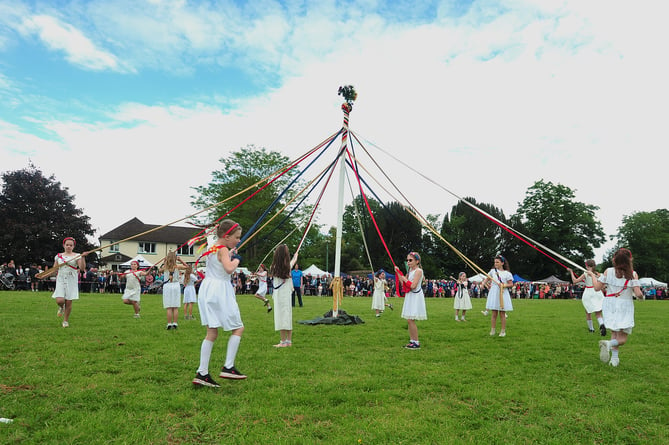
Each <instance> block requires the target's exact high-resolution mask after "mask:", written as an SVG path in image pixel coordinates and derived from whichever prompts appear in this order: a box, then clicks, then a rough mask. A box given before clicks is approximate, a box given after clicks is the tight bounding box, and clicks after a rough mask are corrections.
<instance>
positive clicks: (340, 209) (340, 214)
mask: <svg viewBox="0 0 669 445" xmlns="http://www.w3.org/2000/svg"><path fill="white" fill-rule="evenodd" d="M346 132H347V129H344V133H343V135H342V144H341V147H342V148H341V150H342V153H341V155H340V159H339V197H338V200H337V236H336V239H335V260H334V262H335V264H334V266H335V268H334V276H335V277H340V276H341V238H342V222H343V221H344V179H345V177H344V173H345V172H344V168H346V160H345V157H344V156H345V154H346V150H345V148H344V147H346ZM344 291H346V290H345V289H344ZM332 301H333V303H332V316H333V317H336V316H337V315H338V313H339V302H338V301H337V299H336V298H333V299H332Z"/></svg>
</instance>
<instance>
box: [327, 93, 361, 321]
mask: <svg viewBox="0 0 669 445" xmlns="http://www.w3.org/2000/svg"><path fill="white" fill-rule="evenodd" d="M338 94H339V95H341V96H343V97H344V99H345V100H346V102H344V103H343V104H342V106H341V109H342V111H343V112H344V126H343V127H342V132H341V148H340V150H341V154H340V156H339V198H338V201H337V236H336V240H335V260H334V261H335V264H334V277H333V279H334V280H336V279H341V238H342V222H343V220H344V179H345V176H344V173H345V171H344V168H346V146H347V143H348V116H349V114H350V113H351V110H353V101H354V100H355V99H356V97H357V96H358V94H357V93H356V92H355V89H354V88H353V86H352V85H347V86H345V87H339V93H338ZM332 293H333V298H332V302H333V303H332V316H333V317H337V316H338V315H339V301H338V300H337V298H335V297H334V296H335V295H336V293H335V290H334V289H333V290H332ZM345 293H346V289H343V292H342V295H344V294H345Z"/></svg>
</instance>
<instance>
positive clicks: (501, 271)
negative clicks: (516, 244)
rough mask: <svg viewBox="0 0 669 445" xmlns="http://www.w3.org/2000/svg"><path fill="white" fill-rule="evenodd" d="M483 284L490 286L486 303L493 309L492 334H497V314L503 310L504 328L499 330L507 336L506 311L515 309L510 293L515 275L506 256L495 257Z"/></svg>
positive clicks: (501, 334)
mask: <svg viewBox="0 0 669 445" xmlns="http://www.w3.org/2000/svg"><path fill="white" fill-rule="evenodd" d="M482 284H483V286H489V287H490V290H489V291H488V299H487V300H486V305H485V307H486V309H487V310H490V311H492V317H491V318H490V335H491V336H493V335H495V330H496V328H497V315H499V314H500V312H501V316H500V318H501V320H502V330H501V331H499V336H500V337H506V313H507V312H510V311H512V310H513V304H512V303H511V295H510V294H509V289H510V288H512V287H513V275H512V274H511V268H510V267H509V262H508V261H507V260H506V258H504V257H503V256H502V255H497V256H496V257H495V260H494V267H493V268H492V269H491V270H490V272H488V276H487V277H486V278H485V279H484V280H483V283H482ZM502 291H503V292H502ZM500 293H501V297H500Z"/></svg>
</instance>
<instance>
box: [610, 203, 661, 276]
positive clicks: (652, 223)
mask: <svg viewBox="0 0 669 445" xmlns="http://www.w3.org/2000/svg"><path fill="white" fill-rule="evenodd" d="M617 245H618V247H627V248H628V249H630V250H631V251H632V254H633V255H634V269H636V271H637V273H638V274H639V277H654V278H657V279H660V280H662V279H664V280H666V279H667V278H669V210H667V209H658V210H655V211H653V212H637V213H634V214H632V215H629V216H624V217H623V221H622V225H621V226H620V227H619V228H618V234H617Z"/></svg>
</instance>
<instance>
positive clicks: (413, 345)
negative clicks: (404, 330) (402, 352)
mask: <svg viewBox="0 0 669 445" xmlns="http://www.w3.org/2000/svg"><path fill="white" fill-rule="evenodd" d="M404 347H405V348H407V349H420V344H418V343H414V342H409V343H408V344H407V345H406V346H404Z"/></svg>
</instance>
